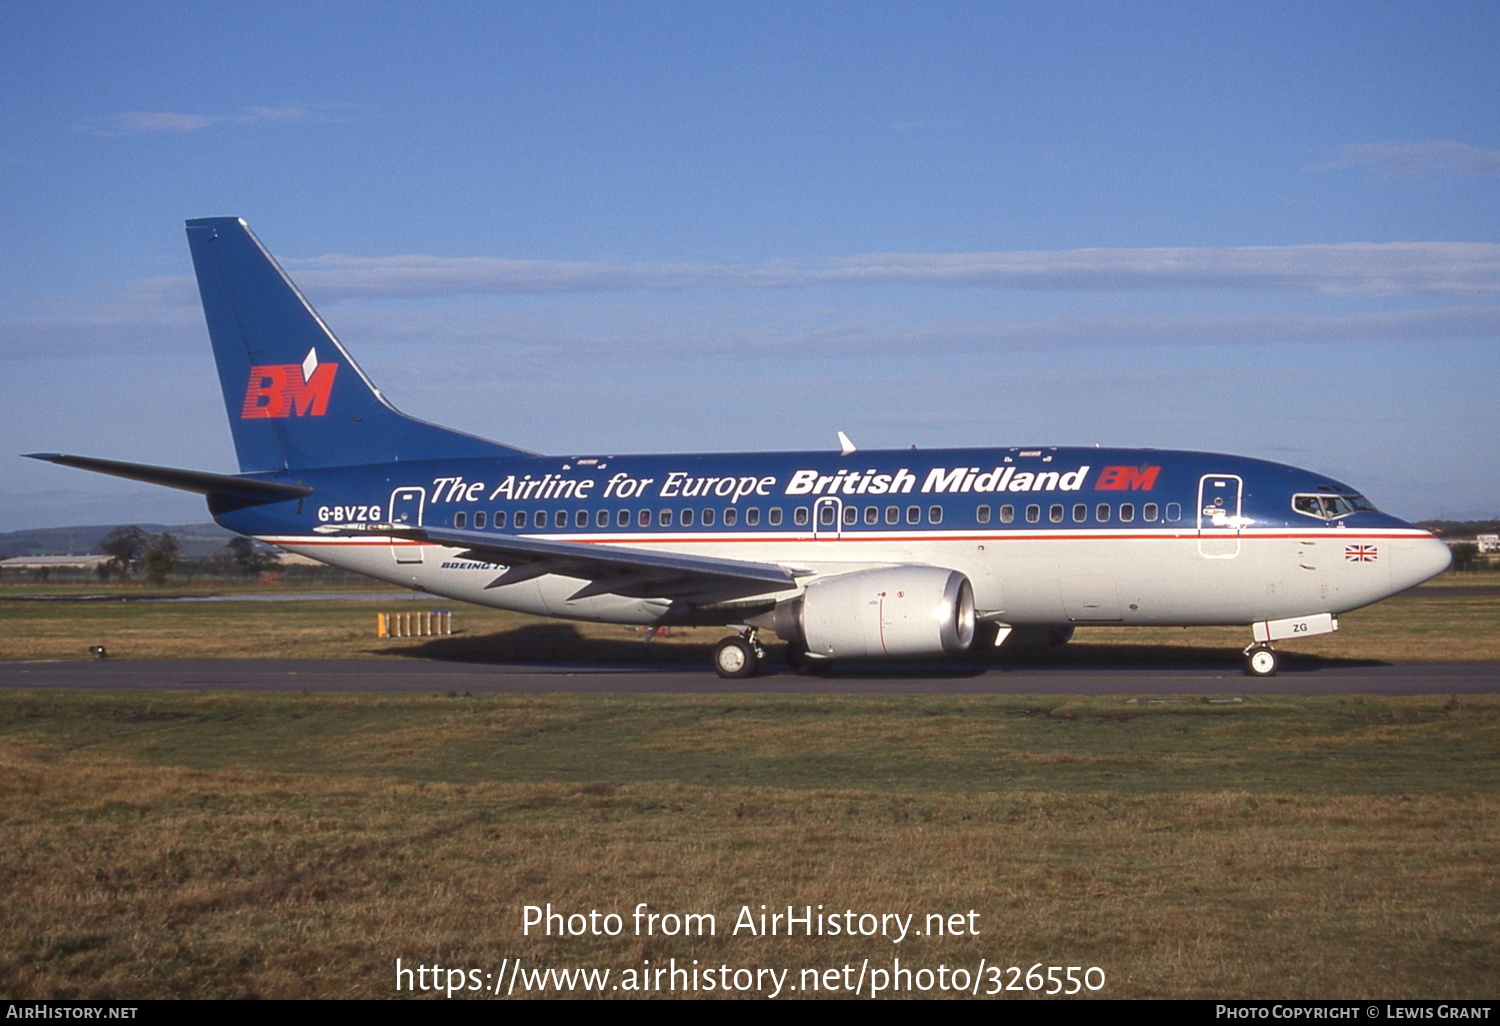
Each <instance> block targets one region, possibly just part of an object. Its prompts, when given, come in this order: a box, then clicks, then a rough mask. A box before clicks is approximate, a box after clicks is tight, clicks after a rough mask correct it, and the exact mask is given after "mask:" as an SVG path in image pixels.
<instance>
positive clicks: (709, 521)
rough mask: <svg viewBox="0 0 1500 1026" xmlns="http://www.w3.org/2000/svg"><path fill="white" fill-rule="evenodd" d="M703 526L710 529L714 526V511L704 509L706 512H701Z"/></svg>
mask: <svg viewBox="0 0 1500 1026" xmlns="http://www.w3.org/2000/svg"><path fill="white" fill-rule="evenodd" d="M703 526H704V527H712V526H714V511H713V510H711V509H706V510H704V511H703Z"/></svg>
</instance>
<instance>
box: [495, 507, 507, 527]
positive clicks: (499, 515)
mask: <svg viewBox="0 0 1500 1026" xmlns="http://www.w3.org/2000/svg"><path fill="white" fill-rule="evenodd" d="M504 526H505V510H503V509H497V510H495V529H496V530H499V529H500V528H502V527H504Z"/></svg>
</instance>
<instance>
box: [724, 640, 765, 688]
mask: <svg viewBox="0 0 1500 1026" xmlns="http://www.w3.org/2000/svg"><path fill="white" fill-rule="evenodd" d="M755 635H756V630H755V628H754V627H746V628H745V629H744V630H742V631H741V632H740V633H739V634H736V635H735V636H734V637H732V638H725V639H724V640H723V641H721V642H719V643H718V645H716V646H714V672H715V673H717V674H718V675H719V676H720V677H723V678H724V679H725V680H745V679H746V678H749V677H754V676H755V675H756V674H757V673H759V672H760V664H761V663H762V662H764V661H765V658H766V650H765V649H764V648H762V647H761V644H760V641H759V639H757V638H756V636H755Z"/></svg>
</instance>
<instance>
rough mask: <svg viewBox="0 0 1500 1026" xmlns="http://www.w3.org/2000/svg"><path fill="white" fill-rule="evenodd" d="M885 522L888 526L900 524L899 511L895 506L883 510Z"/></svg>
mask: <svg viewBox="0 0 1500 1026" xmlns="http://www.w3.org/2000/svg"><path fill="white" fill-rule="evenodd" d="M885 522H886V523H888V524H899V523H901V510H899V509H897V508H896V507H895V506H887V507H886V508H885Z"/></svg>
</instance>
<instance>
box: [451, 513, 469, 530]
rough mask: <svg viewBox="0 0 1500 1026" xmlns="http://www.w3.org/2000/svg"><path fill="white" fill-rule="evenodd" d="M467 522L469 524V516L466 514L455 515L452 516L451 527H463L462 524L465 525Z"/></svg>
mask: <svg viewBox="0 0 1500 1026" xmlns="http://www.w3.org/2000/svg"><path fill="white" fill-rule="evenodd" d="M468 522H469V514H467V513H455V514H453V526H454V527H463V526H464V524H466V523H468Z"/></svg>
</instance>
